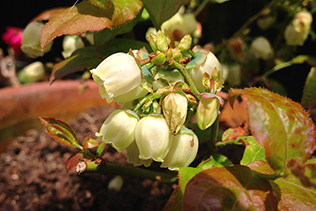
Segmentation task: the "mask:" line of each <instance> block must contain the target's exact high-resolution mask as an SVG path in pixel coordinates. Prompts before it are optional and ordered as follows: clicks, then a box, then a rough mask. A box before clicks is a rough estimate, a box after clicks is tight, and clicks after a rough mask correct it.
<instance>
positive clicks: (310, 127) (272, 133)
mask: <svg viewBox="0 0 316 211" xmlns="http://www.w3.org/2000/svg"><path fill="white" fill-rule="evenodd" d="M238 95H241V97H242V99H243V101H245V103H246V109H247V113H248V122H249V128H250V131H251V132H252V135H253V136H254V137H255V138H256V140H257V141H258V142H259V144H260V145H262V146H263V147H264V150H265V152H266V159H267V161H268V163H269V164H270V166H271V167H272V169H274V170H275V171H277V172H282V171H283V170H284V168H285V167H286V164H287V162H288V160H289V159H291V158H293V159H295V160H296V161H298V162H300V163H304V162H305V161H306V160H307V159H308V158H309V157H310V156H311V154H312V153H313V149H314V145H315V126H314V124H313V122H312V121H311V120H310V118H309V116H308V114H307V113H306V112H305V110H304V109H303V108H302V106H301V105H300V104H298V103H296V102H293V101H291V100H289V99H287V98H285V97H282V96H280V95H278V94H274V93H272V92H270V91H268V90H265V89H260V88H248V89H231V91H230V93H229V100H230V102H232V103H233V102H234V100H235V99H236V97H237V96H238Z"/></svg>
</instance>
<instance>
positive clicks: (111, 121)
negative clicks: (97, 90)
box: [96, 109, 138, 152]
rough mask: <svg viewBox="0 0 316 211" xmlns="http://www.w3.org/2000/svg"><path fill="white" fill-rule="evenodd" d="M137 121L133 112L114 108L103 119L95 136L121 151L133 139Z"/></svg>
mask: <svg viewBox="0 0 316 211" xmlns="http://www.w3.org/2000/svg"><path fill="white" fill-rule="evenodd" d="M137 122H138V116H137V115H136V113H135V112H133V111H130V110H124V109H116V110H115V111H113V112H112V113H111V114H110V116H109V117H108V118H107V119H106V120H105V121H104V123H103V124H102V126H101V129H100V132H99V133H96V136H98V137H99V138H102V141H103V142H105V143H109V144H111V146H113V147H114V148H115V149H116V150H117V151H118V152H122V151H123V150H124V149H125V148H126V147H128V146H129V145H130V144H131V143H132V142H133V141H134V138H135V128H136V125H137Z"/></svg>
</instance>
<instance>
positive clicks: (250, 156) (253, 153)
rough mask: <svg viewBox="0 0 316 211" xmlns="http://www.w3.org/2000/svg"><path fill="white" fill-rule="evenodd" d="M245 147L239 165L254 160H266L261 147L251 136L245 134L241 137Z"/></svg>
mask: <svg viewBox="0 0 316 211" xmlns="http://www.w3.org/2000/svg"><path fill="white" fill-rule="evenodd" d="M243 141H244V143H245V145H246V147H245V150H244V154H243V157H242V159H241V161H240V164H241V165H247V164H249V163H251V162H254V161H256V160H263V161H265V160H266V158H265V157H266V156H265V151H264V149H263V147H262V146H261V145H260V144H259V143H258V142H257V141H256V139H255V138H254V137H253V136H247V137H246V138H244V139H243Z"/></svg>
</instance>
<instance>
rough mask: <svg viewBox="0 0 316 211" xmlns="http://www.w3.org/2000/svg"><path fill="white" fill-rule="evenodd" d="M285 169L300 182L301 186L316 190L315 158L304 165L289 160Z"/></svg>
mask: <svg viewBox="0 0 316 211" xmlns="http://www.w3.org/2000/svg"><path fill="white" fill-rule="evenodd" d="M287 167H288V168H289V169H290V171H291V173H292V174H293V175H294V176H295V177H297V178H298V179H299V180H300V182H301V184H302V185H303V186H305V187H308V188H311V187H312V188H314V190H316V158H313V159H311V160H308V162H306V163H305V164H300V163H298V162H297V161H296V160H293V159H291V160H290V161H289V162H288V165H287Z"/></svg>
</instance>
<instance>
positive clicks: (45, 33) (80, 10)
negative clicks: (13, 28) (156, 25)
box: [41, 0, 142, 48]
mask: <svg viewBox="0 0 316 211" xmlns="http://www.w3.org/2000/svg"><path fill="white" fill-rule="evenodd" d="M141 8H142V2H141V1H140V0H113V1H112V6H111V7H110V8H101V7H98V6H95V5H93V4H91V3H90V2H89V1H87V0H84V1H82V2H80V3H78V4H76V5H75V6H74V7H70V8H65V9H63V10H61V11H59V12H58V13H56V14H54V15H52V16H51V18H50V20H49V22H48V23H47V24H45V26H44V27H43V28H42V33H41V47H42V48H44V47H45V46H46V45H47V44H48V43H49V42H50V41H51V40H53V39H54V38H55V37H57V36H61V35H64V34H71V35H79V34H82V33H85V32H87V31H100V30H102V29H104V28H112V27H117V26H121V25H124V24H125V23H127V22H129V21H131V20H133V19H134V18H135V16H136V14H137V13H138V12H139V11H140V10H141Z"/></svg>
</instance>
